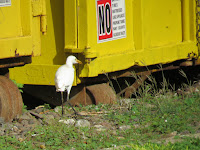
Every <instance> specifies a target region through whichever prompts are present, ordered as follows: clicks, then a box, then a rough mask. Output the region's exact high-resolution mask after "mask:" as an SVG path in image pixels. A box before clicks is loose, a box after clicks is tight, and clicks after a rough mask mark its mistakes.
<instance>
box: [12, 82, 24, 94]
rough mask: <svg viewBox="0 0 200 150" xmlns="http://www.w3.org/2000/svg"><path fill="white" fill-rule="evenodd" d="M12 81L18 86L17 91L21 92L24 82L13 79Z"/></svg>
mask: <svg viewBox="0 0 200 150" xmlns="http://www.w3.org/2000/svg"><path fill="white" fill-rule="evenodd" d="M12 81H13V82H14V84H15V85H16V86H17V87H18V89H19V91H20V92H21V93H23V90H22V88H24V84H21V83H17V82H16V81H15V80H12Z"/></svg>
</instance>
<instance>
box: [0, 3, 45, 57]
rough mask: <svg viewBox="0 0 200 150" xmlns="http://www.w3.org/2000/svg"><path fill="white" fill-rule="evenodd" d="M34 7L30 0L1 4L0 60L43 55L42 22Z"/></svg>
mask: <svg viewBox="0 0 200 150" xmlns="http://www.w3.org/2000/svg"><path fill="white" fill-rule="evenodd" d="M34 7H37V6H36V5H35V3H34V2H33V3H32V2H31V1H29V0H13V1H11V0H6V1H1V2H0V51H1V54H0V59H2V58H12V57H20V56H39V55H40V54H41V40H40V25H41V23H40V22H41V21H40V16H39V15H35V14H34V11H33V10H34ZM32 8H33V9H32Z"/></svg>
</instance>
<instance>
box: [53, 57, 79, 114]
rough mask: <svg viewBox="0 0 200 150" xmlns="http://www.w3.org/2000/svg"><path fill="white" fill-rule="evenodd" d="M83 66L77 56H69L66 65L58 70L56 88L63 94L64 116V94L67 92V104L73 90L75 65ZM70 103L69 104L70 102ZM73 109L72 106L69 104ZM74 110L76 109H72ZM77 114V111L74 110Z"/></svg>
mask: <svg viewBox="0 0 200 150" xmlns="http://www.w3.org/2000/svg"><path fill="white" fill-rule="evenodd" d="M78 63H79V64H82V62H81V61H80V60H78V59H77V58H76V57H75V56H72V55H70V56H68V57H67V60H66V64H64V65H62V66H61V67H59V68H58V70H57V71H56V75H55V79H54V81H55V86H56V91H57V92H61V101H62V115H63V113H64V112H63V102H64V101H63V92H65V91H66V90H67V102H68V100H69V94H70V91H71V88H72V84H73V82H74V68H73V64H78ZM68 103H69V102H68ZM69 105H70V106H71V107H72V105H71V104H70V103H69ZM72 109H73V110H74V108H73V107H72ZM74 112H75V113H76V111H75V110H74Z"/></svg>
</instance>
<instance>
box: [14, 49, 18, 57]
mask: <svg viewBox="0 0 200 150" xmlns="http://www.w3.org/2000/svg"><path fill="white" fill-rule="evenodd" d="M15 57H19V53H17V49H16V50H15Z"/></svg>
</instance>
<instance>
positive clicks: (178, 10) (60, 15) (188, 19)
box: [10, 0, 199, 85]
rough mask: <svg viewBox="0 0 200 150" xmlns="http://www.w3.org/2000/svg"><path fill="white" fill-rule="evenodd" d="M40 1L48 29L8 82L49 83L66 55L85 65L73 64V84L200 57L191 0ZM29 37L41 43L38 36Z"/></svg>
mask: <svg viewBox="0 0 200 150" xmlns="http://www.w3.org/2000/svg"><path fill="white" fill-rule="evenodd" d="M21 1H23V0H21ZM24 1H25V0H24ZM41 1H42V0H41ZM33 2H34V0H33ZM38 2H40V1H38ZM45 2H46V5H45V6H46V9H45V11H46V13H44V14H45V15H46V14H47V27H48V28H47V29H48V30H47V33H46V35H41V49H42V51H41V56H39V57H35V58H33V59H32V64H28V65H26V66H24V67H21V68H14V69H10V75H11V78H13V79H15V80H16V81H17V82H20V83H24V84H36V85H54V76H55V72H56V70H57V68H58V67H59V66H60V65H62V64H64V63H65V60H66V57H67V56H68V55H70V54H74V55H75V56H77V57H78V58H79V59H81V60H82V61H83V62H84V65H82V66H78V71H77V76H76V80H75V82H74V85H76V84H79V83H81V80H79V79H80V78H84V77H95V76H98V75H99V74H103V73H108V72H115V71H119V70H124V69H127V68H130V67H132V66H149V65H154V64H167V63H170V62H173V61H177V60H182V59H191V58H197V57H198V55H199V54H198V46H197V39H196V33H197V24H196V22H197V19H198V18H197V17H196V10H197V9H196V8H197V6H196V0H163V1H160V0H117V1H116V0H59V1H51V0H46V1H45ZM27 3H29V2H27ZM43 4H45V3H44V1H43ZM36 6H39V5H36ZM28 8H29V7H26V9H25V10H27V9H28ZM35 8H36V10H35V11H34V12H35V14H36V16H37V7H35ZM25 10H24V11H25ZM42 10H44V9H42ZM16 11H17V13H18V12H19V10H16ZM39 12H43V11H41V10H40V11H39ZM39 14H40V13H39ZM24 17H25V16H24ZM27 18H28V17H27ZM40 20H43V19H40ZM44 22H45V21H44ZM35 23H36V22H35ZM37 23H38V26H39V24H41V23H40V22H37ZM24 27H27V24H24ZM29 30H30V29H29ZM29 30H28V27H27V29H26V30H24V32H25V31H26V32H25V33H27V34H28V33H29ZM45 32H46V31H45ZM20 33H21V32H19V33H18V34H20ZM13 34H14V33H13ZM16 34H17V33H16ZM34 39H35V40H34V41H35V42H38V43H40V42H39V41H40V38H39V37H38V36H36V37H34Z"/></svg>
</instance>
